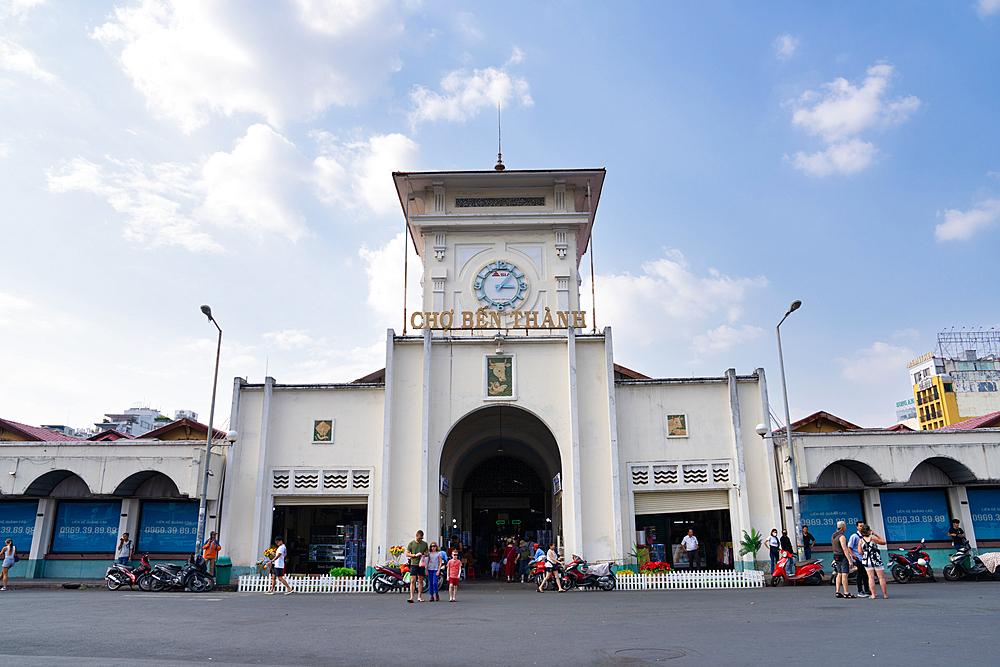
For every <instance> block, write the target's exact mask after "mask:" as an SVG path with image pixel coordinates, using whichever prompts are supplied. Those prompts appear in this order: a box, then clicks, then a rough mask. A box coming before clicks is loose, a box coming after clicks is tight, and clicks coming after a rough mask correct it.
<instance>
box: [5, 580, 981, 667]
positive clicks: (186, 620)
mask: <svg viewBox="0 0 1000 667" xmlns="http://www.w3.org/2000/svg"><path fill="white" fill-rule="evenodd" d="M889 596H890V598H889V599H888V600H883V599H881V598H880V599H878V600H840V599H836V598H834V596H833V589H832V588H831V587H830V586H826V585H824V586H817V587H797V588H792V587H785V586H781V587H778V588H765V589H756V590H715V591H656V592H622V591H617V592H612V593H604V592H597V591H593V592H589V591H574V592H570V593H563V594H560V593H545V594H542V595H539V594H537V593H535V592H534V591H533V589H531V588H530V587H527V586H525V587H522V586H520V585H519V584H513V585H507V584H493V583H491V582H484V583H477V584H469V585H466V586H463V588H462V590H461V591H460V593H459V601H458V602H456V603H454V604H451V603H448V602H445V601H442V602H434V603H430V602H424V603H423V604H407V603H406V601H405V600H406V597H405V596H403V595H399V594H392V593H390V594H386V595H374V594H358V595H344V594H339V595H338V594H311V595H305V594H295V595H289V596H282V595H275V596H265V595H262V594H250V593H208V594H197V593H180V592H178V593H141V592H138V591H136V592H129V591H127V590H125V591H118V592H114V593H112V592H109V591H106V590H104V591H102V590H78V591H70V590H42V589H34V590H32V589H20V590H9V591H4V592H2V593H0V619H2V623H0V627H2V632H0V665H16V666H17V667H36V666H43V665H44V666H55V667H61V666H63V665H65V666H66V667H69V666H70V665H72V666H74V667H90V666H95V667H96V666H100V667H119V666H121V667H125V666H126V665H127V666H129V667H146V666H149V665H178V666H179V665H185V666H186V665H191V664H192V663H203V664H214V665H228V664H240V665H246V664H258V665H282V666H290V665H394V666H395V665H403V664H406V665H436V666H448V667H459V666H460V667H465V666H467V665H498V666H503V667H511V666H514V665H570V664H572V665H606V666H610V665H643V664H651V663H655V662H669V663H670V664H697V665H713V664H720V665H721V664H726V665H734V664H735V665H749V664H752V663H753V664H756V665H760V664H771V665H774V664H778V662H777V661H787V663H786V664H803V663H806V664H808V663H813V664H834V663H836V664H848V665H859V664H862V665H863V664H871V665H880V666H882V665H897V664H898V665H940V664H956V663H957V664H962V665H963V667H964V666H965V665H996V664H997V649H996V646H997V638H998V636H1000V582H996V583H994V582H982V583H974V582H960V583H945V582H939V583H935V584H927V583H923V584H908V585H906V586H900V585H893V586H891V587H890V589H889ZM445 597H447V596H445Z"/></svg>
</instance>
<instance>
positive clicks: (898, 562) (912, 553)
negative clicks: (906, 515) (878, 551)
mask: <svg viewBox="0 0 1000 667" xmlns="http://www.w3.org/2000/svg"><path fill="white" fill-rule="evenodd" d="M923 548H924V540H920V544H918V545H917V546H915V547H913V548H912V549H910V550H906V549H900V551H903V552H905V554H906V555H905V556H900V555H899V554H894V553H892V552H891V551H890V552H889V558H890V559H891V560H892V564H891V565H890V566H889V569H890V570H891V571H892V578H893V579H895V580H896V583H899V584H908V583H910V581H912V580H913V579H927V580H928V581H937V579H935V578H934V571H933V570H932V569H931V557H930V556H928V555H927V552H926V551H923V550H922V549H923Z"/></svg>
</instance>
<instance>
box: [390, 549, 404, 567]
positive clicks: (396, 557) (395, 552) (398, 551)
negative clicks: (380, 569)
mask: <svg viewBox="0 0 1000 667" xmlns="http://www.w3.org/2000/svg"><path fill="white" fill-rule="evenodd" d="M405 552H406V549H404V548H403V547H401V546H399V545H396V546H394V547H389V553H390V554H391V555H392V557H393V559H394V560H395V561H396V562H397V563H398V562H399V557H400V556H402V555H403V553H405Z"/></svg>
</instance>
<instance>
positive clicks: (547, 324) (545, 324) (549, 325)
mask: <svg viewBox="0 0 1000 667" xmlns="http://www.w3.org/2000/svg"><path fill="white" fill-rule="evenodd" d="M555 326H556V325H555V324H554V323H553V322H552V311H550V310H549V309H548V308H546V309H545V317H543V318H542V328H543V329H553V328H555Z"/></svg>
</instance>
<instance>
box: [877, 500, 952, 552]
mask: <svg viewBox="0 0 1000 667" xmlns="http://www.w3.org/2000/svg"><path fill="white" fill-rule="evenodd" d="M879 495H880V498H881V502H882V519H883V520H884V521H885V539H887V540H889V541H890V542H919V541H920V539H921V538H926V539H927V540H929V541H930V540H947V539H948V521H949V518H948V498H947V496H946V495H945V492H944V490H943V489H940V490H939V489H935V490H933V491H883V492H882V493H881V494H879Z"/></svg>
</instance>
